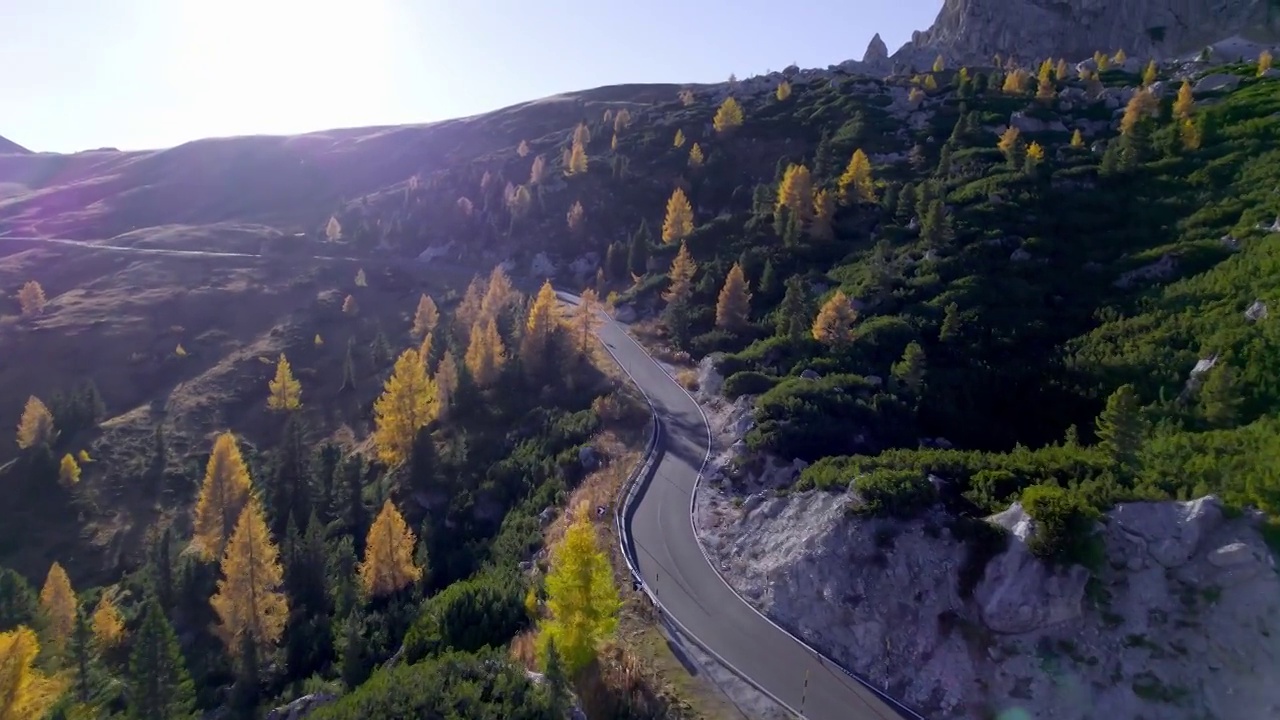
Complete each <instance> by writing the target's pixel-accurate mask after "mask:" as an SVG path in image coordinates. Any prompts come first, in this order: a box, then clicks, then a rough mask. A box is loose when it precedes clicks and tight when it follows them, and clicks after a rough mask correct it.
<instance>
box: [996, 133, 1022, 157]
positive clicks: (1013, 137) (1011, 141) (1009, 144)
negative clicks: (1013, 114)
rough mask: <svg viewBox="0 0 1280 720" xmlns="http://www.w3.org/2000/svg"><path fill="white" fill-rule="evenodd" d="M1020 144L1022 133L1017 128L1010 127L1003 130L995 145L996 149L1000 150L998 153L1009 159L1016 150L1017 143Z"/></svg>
mask: <svg viewBox="0 0 1280 720" xmlns="http://www.w3.org/2000/svg"><path fill="white" fill-rule="evenodd" d="M1021 142H1022V133H1021V132H1020V131H1019V130H1018V128H1016V127H1014V126H1013V125H1010V126H1009V127H1007V128H1005V131H1004V132H1003V133H1002V134H1001V135H1000V141H999V142H997V143H996V147H997V148H999V149H1000V152H1002V153H1004V156H1005V157H1006V158H1010V157H1012V156H1013V153H1015V152H1016V151H1017V150H1018V147H1019V143H1021Z"/></svg>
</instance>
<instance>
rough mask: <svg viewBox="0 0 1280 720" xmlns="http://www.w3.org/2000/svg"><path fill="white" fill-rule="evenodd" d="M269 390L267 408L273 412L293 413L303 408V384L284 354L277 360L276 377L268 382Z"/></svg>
mask: <svg viewBox="0 0 1280 720" xmlns="http://www.w3.org/2000/svg"><path fill="white" fill-rule="evenodd" d="M267 390H268V393H269V394H268V395H267V407H268V408H270V409H272V410H283V411H285V412H293V411H294V410H297V409H298V408H300V407H302V383H300V382H298V379H297V378H295V377H294V376H293V368H292V367H290V366H289V359H288V358H286V357H285V356H284V353H280V359H279V360H276V376H275V377H273V378H271V380H269V381H268V382H267Z"/></svg>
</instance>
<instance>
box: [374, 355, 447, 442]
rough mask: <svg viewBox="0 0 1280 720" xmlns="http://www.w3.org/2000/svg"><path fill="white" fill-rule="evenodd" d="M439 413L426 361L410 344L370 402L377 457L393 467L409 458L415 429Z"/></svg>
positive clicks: (416, 431) (421, 426) (416, 432)
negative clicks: (371, 404)
mask: <svg viewBox="0 0 1280 720" xmlns="http://www.w3.org/2000/svg"><path fill="white" fill-rule="evenodd" d="M438 414H439V401H438V398H437V396H436V384H435V382H433V381H432V380H431V378H430V377H428V375H427V367H426V362H424V361H423V359H422V356H421V355H419V354H418V351H417V350H415V349H413V348H409V349H408V350H405V351H404V352H403V353H400V357H398V358H396V363H395V366H394V367H393V368H392V369H391V377H389V378H387V382H386V384H385V385H383V388H382V394H381V395H380V396H378V399H377V400H375V401H374V403H373V444H374V446H376V447H377V449H378V460H380V461H381V462H382V463H383V464H385V465H387V466H388V467H396V466H397V465H400V464H401V463H403V462H405V461H406V460H408V459H409V456H410V455H411V454H412V453H413V443H414V440H416V439H417V437H418V431H419V430H421V429H422V428H424V427H426V426H427V424H428V423H430V422H431V421H432V420H435V419H436V417H437V416H438Z"/></svg>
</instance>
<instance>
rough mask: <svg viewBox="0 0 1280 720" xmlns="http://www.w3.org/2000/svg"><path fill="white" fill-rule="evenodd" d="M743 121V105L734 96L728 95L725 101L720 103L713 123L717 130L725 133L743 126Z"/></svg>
mask: <svg viewBox="0 0 1280 720" xmlns="http://www.w3.org/2000/svg"><path fill="white" fill-rule="evenodd" d="M742 121H743V116H742V106H741V105H739V104H738V101H737V100H735V99H733V97H727V98H725V99H724V102H723V103H720V107H719V108H718V109H717V110H716V115H715V117H714V118H712V120H711V124H712V126H713V127H714V128H715V130H716V132H718V133H721V134H725V133H729V132H732V131H733V130H734V129H736V128H739V127H742Z"/></svg>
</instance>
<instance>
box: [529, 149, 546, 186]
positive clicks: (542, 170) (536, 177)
mask: <svg viewBox="0 0 1280 720" xmlns="http://www.w3.org/2000/svg"><path fill="white" fill-rule="evenodd" d="M546 179H547V158H546V157H544V156H542V155H539V156H538V157H536V158H534V159H533V166H532V167H530V168H529V184H530V185H537V184H538V183H540V182H542V181H543V180H546Z"/></svg>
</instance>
